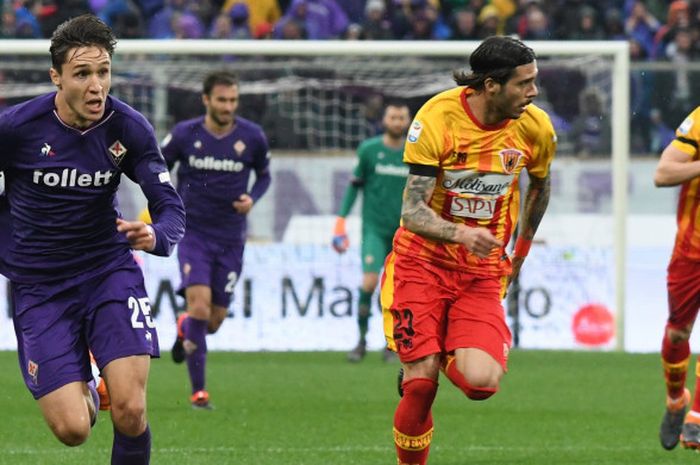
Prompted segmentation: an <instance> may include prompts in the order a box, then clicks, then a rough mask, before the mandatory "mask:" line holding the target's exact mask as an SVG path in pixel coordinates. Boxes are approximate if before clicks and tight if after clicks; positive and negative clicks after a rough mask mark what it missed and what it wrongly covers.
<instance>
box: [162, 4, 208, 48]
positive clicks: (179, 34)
mask: <svg viewBox="0 0 700 465" xmlns="http://www.w3.org/2000/svg"><path fill="white" fill-rule="evenodd" d="M148 35H149V37H150V38H152V39H172V38H185V37H186V38H191V39H197V38H201V37H202V36H203V35H204V24H203V23H202V22H201V20H200V19H199V17H197V16H196V15H195V14H194V13H193V12H192V10H191V9H190V6H189V4H188V2H187V0H166V5H165V7H164V8H163V9H162V10H160V11H159V12H158V13H156V14H155V15H154V16H153V18H152V19H151V22H150V24H149V25H148Z"/></svg>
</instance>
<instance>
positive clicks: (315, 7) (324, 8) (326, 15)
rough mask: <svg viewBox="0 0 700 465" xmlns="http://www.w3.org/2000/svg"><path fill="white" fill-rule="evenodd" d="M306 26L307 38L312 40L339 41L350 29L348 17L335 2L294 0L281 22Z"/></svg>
mask: <svg viewBox="0 0 700 465" xmlns="http://www.w3.org/2000/svg"><path fill="white" fill-rule="evenodd" d="M291 20H294V21H297V22H299V23H300V24H303V25H304V28H305V30H306V37H307V38H308V39H312V40H324V39H337V38H339V37H341V36H342V34H343V33H344V32H345V29H346V28H347V27H348V24H349V22H348V17H347V15H346V14H345V12H344V11H343V10H342V8H340V6H338V4H337V3H336V2H335V0H293V1H292V4H291V5H290V7H289V11H288V12H287V13H286V14H285V15H284V16H283V17H282V19H281V20H280V21H279V22H280V23H282V25H283V24H284V23H286V22H288V21H291Z"/></svg>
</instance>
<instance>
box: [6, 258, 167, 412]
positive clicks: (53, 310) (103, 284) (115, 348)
mask: <svg viewBox="0 0 700 465" xmlns="http://www.w3.org/2000/svg"><path fill="white" fill-rule="evenodd" d="M13 289H14V291H13V296H14V304H15V305H14V318H13V321H14V325H15V333H16V334H17V346H18V355H19V365H20V369H21V370H22V374H23V376H24V382H25V383H26V385H27V387H28V388H29V390H30V391H31V393H32V395H33V396H34V398H35V399H38V398H40V397H42V396H44V395H46V394H48V393H50V392H52V391H55V390H56V389H58V388H60V387H61V386H64V385H66V384H68V383H72V382H75V381H88V380H90V379H92V374H91V371H90V358H89V355H88V347H89V348H90V350H91V351H92V353H93V355H94V356H95V360H96V361H97V366H98V367H99V368H100V369H102V368H103V367H104V366H105V365H107V364H108V363H109V362H111V361H112V360H115V359H118V358H122V357H127V356H130V355H150V356H152V357H158V356H159V348H158V334H157V333H156V327H155V323H154V322H153V319H152V317H151V309H150V303H149V300H148V296H147V295H146V289H145V287H144V284H143V274H142V273H141V269H140V268H139V266H138V265H137V264H136V262H133V260H132V262H130V263H124V264H122V265H120V266H118V267H117V268H115V269H113V270H109V271H107V272H105V273H102V274H98V275H95V276H90V277H87V278H81V279H78V278H77V279H74V280H68V281H67V282H57V283H51V284H50V285H49V284H21V283H20V284H17V283H15V284H13Z"/></svg>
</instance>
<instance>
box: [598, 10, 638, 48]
mask: <svg viewBox="0 0 700 465" xmlns="http://www.w3.org/2000/svg"><path fill="white" fill-rule="evenodd" d="M603 30H604V33H605V38H606V39H607V40H627V34H625V24H624V22H623V21H622V13H621V12H620V10H618V9H616V8H610V9H609V10H607V11H606V12H605V20H604V22H603ZM645 52H646V53H648V52H649V51H648V50H646V51H645Z"/></svg>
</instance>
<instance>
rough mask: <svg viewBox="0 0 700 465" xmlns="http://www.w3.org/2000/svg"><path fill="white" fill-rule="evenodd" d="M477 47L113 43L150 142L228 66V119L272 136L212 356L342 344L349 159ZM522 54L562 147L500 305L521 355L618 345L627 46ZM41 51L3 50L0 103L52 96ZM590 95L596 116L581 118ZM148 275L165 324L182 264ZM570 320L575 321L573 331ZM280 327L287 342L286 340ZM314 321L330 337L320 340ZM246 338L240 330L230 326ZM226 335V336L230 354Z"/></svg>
mask: <svg viewBox="0 0 700 465" xmlns="http://www.w3.org/2000/svg"><path fill="white" fill-rule="evenodd" d="M477 45H478V44H477V43H471V42H468V43H464V42H461V43H440V42H431V43H416V42H274V41H246V42H237V41H140V40H139V41H121V42H120V43H119V44H118V45H117V51H116V54H115V58H114V64H113V87H112V94H113V95H115V96H117V97H119V98H120V99H122V100H124V101H126V102H127V103H129V104H130V105H132V106H133V107H135V108H136V109H137V110H139V111H140V112H142V113H143V114H144V115H145V116H146V117H147V118H148V119H149V120H150V121H151V123H152V124H153V125H154V127H155V128H156V132H157V134H158V136H159V137H161V138H162V137H164V136H165V134H166V133H167V131H168V128H170V127H171V126H172V125H173V124H174V123H176V122H177V121H180V120H183V119H186V118H192V117H195V116H198V115H200V114H202V112H203V107H202V105H201V85H202V80H203V78H204V76H205V75H206V74H207V73H208V72H210V71H213V70H217V69H221V68H227V69H232V70H235V71H236V72H237V73H238V75H239V77H240V79H241V106H240V109H239V114H241V116H244V117H246V118H249V119H251V120H253V121H255V122H257V123H259V124H261V125H262V126H263V128H264V129H265V132H266V134H267V136H268V138H269V139H270V143H271V146H272V149H273V161H272V171H273V184H272V186H271V188H270V191H269V192H268V193H267V194H266V196H265V197H263V199H262V200H261V201H260V202H259V204H258V205H256V207H255V210H254V211H253V213H252V214H251V215H250V234H251V242H250V243H249V246H248V248H247V250H246V259H245V265H244V272H243V278H242V279H241V280H240V281H239V283H238V285H237V291H236V292H237V294H236V295H237V297H236V299H235V302H234V304H233V306H232V309H231V314H232V317H233V320H234V321H235V324H232V325H230V326H231V327H232V328H231V329H230V331H231V333H230V334H237V335H236V336H235V337H232V336H231V335H230V334H229V335H228V336H227V335H224V336H221V337H219V336H217V339H216V340H215V341H214V342H213V347H214V348H217V347H218V348H225V349H226V348H228V349H231V348H234V349H240V348H242V349H251V350H252V349H343V348H348V347H350V346H352V345H353V342H354V339H355V332H356V329H355V328H354V323H353V321H354V315H355V313H356V299H357V287H358V285H359V283H360V279H361V276H360V272H361V263H360V256H359V244H360V233H359V231H360V225H359V219H358V216H357V213H358V212H357V210H358V209H357V208H356V209H355V212H354V214H353V215H352V216H351V218H350V220H349V226H350V235H351V244H352V248H351V250H350V251H349V253H347V254H345V255H343V256H336V255H335V254H334V253H333V252H332V251H331V249H330V247H329V246H328V244H329V241H330V235H331V230H332V222H333V218H334V215H335V213H336V212H337V210H338V207H339V204H340V200H341V198H342V195H343V191H344V189H345V187H346V185H347V183H348V181H349V178H350V173H351V171H352V168H353V166H354V150H355V149H356V148H357V146H358V145H359V144H360V142H362V141H363V140H365V139H366V138H367V137H370V136H373V135H376V134H377V133H378V131H380V130H381V124H380V121H381V116H382V110H383V104H384V102H386V101H387V99H391V98H401V99H403V100H405V101H406V102H407V103H408V104H409V107H410V108H411V109H412V111H414V112H415V111H416V110H417V109H418V108H419V107H420V106H421V104H422V103H424V102H425V101H426V100H427V99H428V98H430V97H431V96H433V95H434V94H436V93H438V92H440V91H442V90H445V89H447V88H449V87H451V86H452V85H453V81H452V79H451V76H452V71H453V70H455V69H461V68H464V67H465V66H467V65H468V60H467V57H468V55H469V53H470V52H471V51H472V50H473V49H474V48H475V47H476V46H477ZM529 45H531V46H532V47H533V48H534V50H535V52H536V53H537V55H538V68H539V82H538V85H539V89H540V97H539V98H538V101H537V104H538V105H539V106H541V107H542V108H544V109H545V110H546V111H547V112H549V113H550V115H551V116H552V119H553V121H554V123H555V127H556V129H557V131H558V135H559V139H560V140H559V151H558V155H557V160H556V161H555V163H554V166H553V167H552V173H553V187H552V201H551V204H550V207H549V210H548V212H547V215H546V216H545V220H544V222H543V224H542V227H541V231H540V233H538V239H541V242H540V243H538V244H536V245H535V246H534V248H533V251H532V254H531V258H529V259H528V261H527V265H526V267H525V269H524V271H523V274H522V283H521V291H520V293H519V295H518V294H517V293H516V295H515V297H513V296H511V301H510V304H511V308H512V309H516V308H517V309H519V311H515V310H513V311H511V316H510V318H511V323H512V326H513V328H514V329H515V330H516V334H517V336H518V342H519V343H520V345H522V346H523V347H563V348H571V347H603V348H614V347H620V346H621V344H622V341H623V333H622V331H621V328H622V321H623V312H622V308H623V304H624V290H623V288H624V286H623V285H622V283H623V282H624V267H623V263H624V247H623V245H624V242H623V238H624V233H625V231H624V215H625V208H626V206H625V203H626V197H625V195H626V191H625V185H626V179H625V174H624V173H625V171H626V163H627V153H628V145H629V143H628V137H629V136H628V127H629V123H628V115H627V111H628V108H629V105H628V97H627V95H628V92H629V90H628V86H629V85H628V80H627V77H626V76H627V75H628V72H629V71H628V58H627V56H628V55H627V46H626V44H624V43H619V42H615V43H613V42H585V43H584V42H581V43H578V42H569V43H554V42H536V43H530V44H529ZM8 50H12V53H11V54H10V53H8V52H7V51H8ZM47 50H48V43H47V42H44V41H38V42H35V41H4V42H3V45H2V46H0V110H1V109H2V107H4V106H8V105H11V104H14V103H17V102H20V101H22V100H26V99H28V98H31V97H33V96H36V95H39V94H41V93H45V92H49V91H52V90H53V87H52V86H51V84H50V82H49V79H48V75H47V72H48V68H49V66H50V61H49V56H48V51H47ZM591 102H594V106H595V105H597V107H596V109H594V110H592V111H594V112H595V111H597V112H598V113H590V114H589V113H586V112H587V111H589V110H586V108H588V106H590V105H591ZM586 117H588V119H586ZM613 121H614V122H615V124H612V122H613ZM596 122H597V126H596V124H595V123H596ZM600 137H602V138H605V137H607V141H605V140H604V141H603V142H600V140H598V139H599V138H600ZM601 144H602V145H601ZM119 200H120V205H121V210H122V211H123V213H124V214H125V216H134V215H136V214H137V213H138V211H139V210H140V209H141V208H142V207H143V206H144V205H145V201H144V199H143V198H142V197H141V196H140V194H139V192H138V188H135V186H133V185H130V184H128V183H124V188H123V189H122V191H121V192H120V199H119ZM357 203H358V204H359V202H357ZM144 266H146V267H147V274H148V275H149V276H150V278H151V282H150V283H149V286H151V289H150V290H151V297H152V299H156V298H160V299H161V300H160V301H159V302H158V304H159V305H156V313H158V311H160V312H161V314H160V315H159V318H160V319H161V321H170V320H171V319H172V313H173V312H172V309H171V307H175V306H177V305H180V304H181V302H179V301H178V300H177V299H176V298H175V297H173V296H172V295H171V294H170V293H168V286H170V287H175V286H176V285H177V283H178V280H179V278H178V277H177V269H178V268H177V264H176V263H175V261H174V259H169V260H162V259H151V258H150V257H146V258H145V265H144ZM171 300H172V303H171V302H170V301H171ZM159 306H160V308H159ZM591 306H592V307H593V310H590V309H589V307H591ZM601 309H603V310H601ZM374 311H375V312H376V310H374ZM266 312H267V313H266ZM606 312H607V313H606ZM591 315H592V316H591ZM608 317H610V318H608ZM601 318H603V319H602V320H601ZM575 324H578V325H579V327H578V328H577V329H575V330H572V328H574V327H575ZM290 325H292V326H291V327H292V328H295V329H294V332H295V333H296V334H297V336H298V339H299V340H298V341H297V340H296V339H295V340H291V339H292V338H290V337H288V336H286V333H287V332H288V331H289V327H290ZM319 325H322V327H323V328H324V329H323V331H322V333H323V334H324V335H327V336H328V337H327V338H323V337H321V336H320V335H319V327H320V326H319ZM372 325H373V330H372V332H371V335H370V346H371V347H374V348H377V347H381V346H382V344H383V342H382V340H383V338H382V334H381V331H380V326H381V325H380V318H374V319H373V323H372ZM0 327H2V325H1V324H0ZM169 327H170V325H165V328H166V329H165V336H166V337H169V336H170V333H169V332H168V331H169V330H168V329H167V328H169ZM243 329H246V331H244V332H243V333H242V334H245V336H240V334H238V333H237V331H239V330H241V331H242V330H243ZM608 333H609V334H608ZM305 335H306V336H305ZM231 340H235V341H236V342H235V343H233V345H231ZM309 341H310V342H309Z"/></svg>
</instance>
